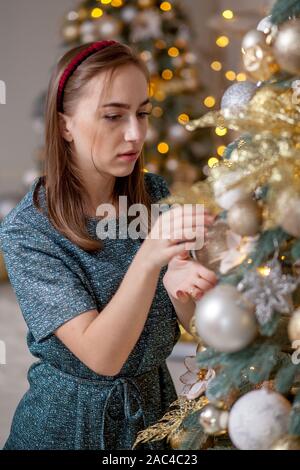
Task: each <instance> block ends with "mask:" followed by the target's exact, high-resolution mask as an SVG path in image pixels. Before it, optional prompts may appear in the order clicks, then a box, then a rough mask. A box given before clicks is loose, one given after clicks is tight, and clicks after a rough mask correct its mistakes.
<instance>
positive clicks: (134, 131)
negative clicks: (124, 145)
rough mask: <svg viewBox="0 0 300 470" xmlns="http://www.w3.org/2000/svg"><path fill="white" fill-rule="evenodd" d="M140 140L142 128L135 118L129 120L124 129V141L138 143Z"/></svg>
mask: <svg viewBox="0 0 300 470" xmlns="http://www.w3.org/2000/svg"><path fill="white" fill-rule="evenodd" d="M141 139H142V128H141V124H140V123H139V121H138V119H137V118H131V119H129V122H128V125H127V126H126V129H125V140H126V141H138V140H141Z"/></svg>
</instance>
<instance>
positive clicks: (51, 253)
mask: <svg viewBox="0 0 300 470" xmlns="http://www.w3.org/2000/svg"><path fill="white" fill-rule="evenodd" d="M0 247H1V249H2V251H3V255H4V260H5V264H6V268H7V272H8V276H9V279H10V282H11V285H12V287H13V289H14V291H15V294H16V297H17V300H18V302H19V305H20V308H21V311H22V313H23V316H24V319H25V322H26V324H27V326H28V328H29V330H30V331H31V332H32V334H33V336H34V338H35V340H36V341H38V342H39V341H42V340H44V339H45V338H47V337H48V336H49V335H51V334H53V332H54V331H55V330H56V329H57V328H58V327H59V326H61V325H63V324H64V323H65V322H67V321H68V320H70V319H72V318H74V317H75V316H77V315H79V314H81V313H83V312H86V311H88V310H92V309H96V308H97V306H96V305H95V301H94V299H93V298H92V295H91V294H90V293H89V292H88V290H87V289H86V287H85V286H84V284H83V282H82V280H81V279H80V277H79V276H78V275H77V274H76V273H74V272H73V271H72V269H71V267H70V265H67V264H66V263H65V262H64V261H63V259H62V256H60V251H59V250H60V247H59V246H58V245H56V243H55V242H53V241H52V240H50V238H49V237H47V236H46V235H44V234H43V233H42V232H40V231H39V230H37V229H35V228H31V227H27V226H26V225H24V226H22V225H20V224H9V226H8V227H5V228H3V227H1V229H0ZM74 262H75V261H74Z"/></svg>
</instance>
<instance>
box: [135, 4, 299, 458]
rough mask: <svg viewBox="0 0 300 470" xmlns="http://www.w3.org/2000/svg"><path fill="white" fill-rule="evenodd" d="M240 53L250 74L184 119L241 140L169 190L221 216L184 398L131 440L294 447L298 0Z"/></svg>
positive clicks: (209, 246)
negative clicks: (196, 178) (213, 108)
mask: <svg viewBox="0 0 300 470" xmlns="http://www.w3.org/2000/svg"><path fill="white" fill-rule="evenodd" d="M242 53H243V61H244V65H245V69H246V72H247V75H248V77H249V79H251V80H252V81H250V80H249V81H247V82H243V83H240V84H235V85H233V86H231V87H230V88H229V89H228V90H227V91H226V92H225V94H224V96H223V99H222V106H221V110H220V111H218V112H210V113H208V114H207V115H205V116H203V117H202V118H199V119H196V120H194V121H191V122H190V123H189V124H188V125H187V128H188V129H189V130H190V131H193V130H194V129H196V128H198V127H201V128H202V127H206V126H216V125H218V126H220V127H227V128H229V129H232V130H234V131H238V132H239V133H240V137H239V138H237V139H236V140H235V141H234V142H233V143H232V144H230V145H229V146H228V147H227V149H226V152H225V154H224V158H223V161H221V162H219V164H218V165H216V166H215V167H214V168H212V170H211V172H210V175H209V178H208V179H207V180H206V181H203V182H199V183H196V184H195V185H194V186H193V187H192V191H190V192H188V191H186V193H185V194H181V195H178V196H176V195H173V196H172V197H171V198H169V199H168V202H169V203H172V202H181V203H183V202H185V203H203V204H204V205H205V206H206V207H208V208H209V209H210V210H211V211H213V212H214V213H215V214H216V215H217V218H216V222H215V223H214V225H213V226H212V228H211V230H210V233H209V236H208V240H207V242H206V244H205V245H204V248H203V249H202V250H199V251H194V252H192V255H193V257H194V259H195V261H196V262H201V263H202V264H203V265H205V266H207V267H209V268H210V269H214V270H215V271H216V272H217V273H218V275H219V283H218V285H217V286H216V287H215V288H213V289H211V290H210V291H208V292H207V293H206V294H205V295H204V296H203V297H202V298H201V299H200V300H199V301H198V302H196V307H195V314H194V317H193V320H192V325H191V331H192V332H193V334H194V335H195V338H196V340H197V342H198V348H197V355H196V357H188V358H186V360H185V364H186V367H187V372H186V374H184V375H183V376H182V377H181V380H182V382H183V383H184V384H185V387H184V389H183V393H182V395H181V396H180V397H179V398H178V400H177V401H176V402H175V403H174V404H173V406H172V407H171V409H170V410H169V412H168V413H167V415H165V416H164V417H163V419H162V420H161V421H160V422H158V423H156V425H155V426H153V427H151V428H148V429H147V430H145V431H143V432H142V433H141V434H140V435H139V436H138V439H137V441H136V445H138V443H139V442H141V441H144V440H146V441H147V440H152V439H162V438H165V437H167V438H168V439H169V441H170V442H171V444H172V446H173V447H174V448H180V449H193V450H195V449H203V448H213V449H219V448H224V447H228V448H238V449H243V450H246V449H252V450H259V449H264V450H265V449H279V450H292V449H298V450H299V449H300V271H299V266H300V124H299V122H300V93H299V90H300V79H299V77H300V1H299V0H277V2H276V3H275V4H274V6H273V9H272V10H271V12H270V15H269V16H268V17H267V18H264V19H263V20H262V21H261V22H260V23H259V25H258V26H257V29H256V30H252V31H250V32H248V33H247V34H246V36H245V37H244V39H243V42H242Z"/></svg>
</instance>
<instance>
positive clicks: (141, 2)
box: [138, 0, 154, 8]
mask: <svg viewBox="0 0 300 470" xmlns="http://www.w3.org/2000/svg"><path fill="white" fill-rule="evenodd" d="M153 4H154V0H138V6H139V7H140V8H150V7H152V6H153Z"/></svg>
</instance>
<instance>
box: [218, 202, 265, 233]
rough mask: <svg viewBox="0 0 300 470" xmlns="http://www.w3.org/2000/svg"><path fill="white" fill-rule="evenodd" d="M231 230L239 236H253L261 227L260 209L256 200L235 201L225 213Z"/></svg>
mask: <svg viewBox="0 0 300 470" xmlns="http://www.w3.org/2000/svg"><path fill="white" fill-rule="evenodd" d="M227 223H228V225H229V227H230V228H231V230H232V231H233V232H235V233H237V234H238V235H241V236H248V237H251V236H254V235H256V234H257V233H258V232H259V230H260V227H261V223H262V210H261V208H260V207H259V206H258V204H257V202H256V201H253V200H252V199H244V200H242V201H239V202H236V203H235V204H234V205H233V206H232V207H231V208H230V209H229V211H228V213H227Z"/></svg>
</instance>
